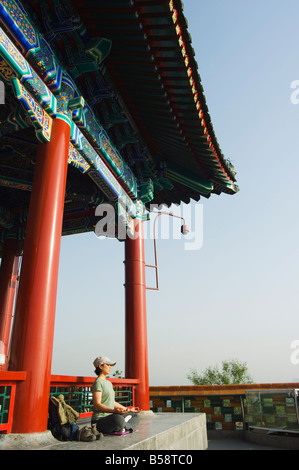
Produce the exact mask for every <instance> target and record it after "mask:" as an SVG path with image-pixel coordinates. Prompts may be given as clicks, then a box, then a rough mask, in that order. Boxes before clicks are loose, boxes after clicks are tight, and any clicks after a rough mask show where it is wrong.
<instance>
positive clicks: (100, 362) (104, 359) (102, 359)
mask: <svg viewBox="0 0 299 470" xmlns="http://www.w3.org/2000/svg"><path fill="white" fill-rule="evenodd" d="M103 364H108V366H115V364H116V362H114V361H111V359H109V357H106V356H99V357H97V358H96V359H95V360H94V361H93V365H94V366H95V367H98V366H101V365H103Z"/></svg>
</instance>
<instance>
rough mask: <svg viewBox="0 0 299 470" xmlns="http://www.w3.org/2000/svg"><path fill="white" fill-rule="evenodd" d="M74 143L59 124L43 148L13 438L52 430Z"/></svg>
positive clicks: (19, 310)
mask: <svg viewBox="0 0 299 470" xmlns="http://www.w3.org/2000/svg"><path fill="white" fill-rule="evenodd" d="M69 139H70V126H69V125H68V124H67V123H66V122H65V121H63V120H60V119H55V120H53V127H52V135H51V141H50V142H48V143H44V144H40V145H39V149H38V155H37V162H36V168H35V175H34V183H33V188H32V194H31V202H30V208H29V215H28V222H27V228H26V238H25V243H24V254H23V262H22V269H21V275H20V284H19V291H18V299H17V304H16V311H15V320H14V326H13V335H12V345H11V356H10V362H9V370H14V371H15V370H19V371H21V370H23V371H27V379H26V381H25V382H24V383H22V384H20V386H19V387H18V389H17V394H16V401H15V408H14V420H13V427H12V432H14V433H34V432H43V431H46V429H47V418H48V406H49V392H50V380H51V363H52V349H53V336H54V323H55V308H56V295H57V278H58V267H59V254H60V242H61V231H62V221H63V208H64V197H65V185H66V176H67V165H68V149H69Z"/></svg>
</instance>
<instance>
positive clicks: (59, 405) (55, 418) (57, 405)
mask: <svg viewBox="0 0 299 470" xmlns="http://www.w3.org/2000/svg"><path fill="white" fill-rule="evenodd" d="M78 418H79V413H77V411H75V410H74V409H73V408H72V407H71V406H69V405H67V404H66V403H65V401H64V396H63V395H59V396H58V398H55V397H50V400H49V416H48V429H49V430H50V431H51V433H52V435H53V436H54V437H55V438H56V439H58V440H59V441H75V440H77V435H78V431H79V427H78V426H77V425H76V422H77V419H78Z"/></svg>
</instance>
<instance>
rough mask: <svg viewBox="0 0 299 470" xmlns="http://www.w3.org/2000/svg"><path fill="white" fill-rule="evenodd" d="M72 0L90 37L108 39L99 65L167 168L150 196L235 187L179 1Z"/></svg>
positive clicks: (165, 199) (184, 197)
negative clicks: (108, 47) (108, 46)
mask: <svg viewBox="0 0 299 470" xmlns="http://www.w3.org/2000/svg"><path fill="white" fill-rule="evenodd" d="M72 4H73V5H74V7H75V9H76V10H77V12H78V14H79V15H80V18H81V20H82V22H83V24H84V25H85V27H86V29H87V32H88V34H89V36H90V37H97V36H100V37H105V38H107V39H109V40H111V41H112V48H111V52H110V55H109V56H108V57H107V59H106V60H105V67H107V70H108V71H109V74H110V76H111V78H112V80H113V82H114V83H115V85H116V87H117V89H118V90H119V93H120V96H121V98H122V100H123V102H124V103H125V105H126V107H127V109H128V111H129V113H130V115H131V116H132V118H133V120H134V123H135V124H136V126H137V128H138V130H139V132H140V133H141V135H142V137H143V139H144V141H145V142H146V145H147V146H148V148H149V150H150V154H151V157H152V160H153V162H154V163H155V164H156V165H158V167H159V166H160V168H161V167H164V168H165V170H164V176H165V178H160V179H159V180H157V181H156V182H155V181H154V183H155V189H156V190H158V191H156V190H155V194H154V200H153V201H152V202H157V203H166V204H170V203H172V202H174V203H179V202H181V201H184V202H189V200H190V198H193V199H195V200H198V199H199V198H200V196H205V197H209V195H210V194H211V193H216V194H220V193H222V192H224V193H228V194H234V193H236V192H237V191H238V187H237V186H236V184H235V183H236V178H235V174H236V172H235V170H234V168H233V166H232V164H231V163H230V162H229V161H228V160H226V159H225V158H224V156H223V154H222V152H221V149H220V147H219V144H218V142H217V138H216V136H215V133H214V130H213V125H212V122H211V117H210V114H209V110H208V106H207V103H206V99H205V95H204V91H203V87H202V84H201V79H200V75H199V73H198V65H197V62H196V59H195V52H194V50H193V47H192V39H191V36H190V34H189V32H188V26H187V20H186V18H185V16H184V13H183V4H182V2H181V1H180V0H171V1H169V0H134V1H130V0H109V2H108V1H107V2H99V1H97V0H84V1H83V0H72ZM169 182H170V184H169ZM164 183H165V184H164ZM172 185H173V186H174V187H173V188H172Z"/></svg>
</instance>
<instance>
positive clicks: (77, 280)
mask: <svg viewBox="0 0 299 470" xmlns="http://www.w3.org/2000/svg"><path fill="white" fill-rule="evenodd" d="M184 5H185V10H184V12H185V15H186V17H187V19H188V23H189V31H190V33H191V36H192V39H193V47H194V49H195V53H196V59H197V62H198V66H199V73H200V75H201V79H202V84H203V87H204V91H205V95H206V99H207V103H208V107H209V111H210V115H211V118H212V123H213V127H214V130H215V133H216V136H217V139H218V142H219V144H220V147H221V149H222V151H223V153H224V155H225V156H226V158H229V159H230V160H231V161H232V162H233V164H234V165H235V168H236V170H237V173H238V174H237V179H238V184H239V186H240V192H239V193H238V194H237V195H235V196H228V195H221V196H216V195H213V196H212V197H211V198H210V199H209V200H205V199H202V200H201V201H200V203H199V205H200V207H198V206H196V207H195V205H194V204H191V206H188V207H186V206H185V207H181V208H177V209H175V213H177V214H179V215H184V216H185V215H186V219H187V223H189V224H190V226H191V234H190V235H189V237H187V239H186V240H185V241H184V240H183V239H180V238H179V239H177V236H176V234H177V231H179V229H180V224H179V221H175V220H174V219H172V221H169V220H168V219H169V218H168V217H166V216H164V220H163V221H162V217H161V220H160V221H159V224H165V225H167V227H166V229H168V224H170V223H171V224H172V223H173V224H174V225H173V231H172V229H171V227H172V225H171V226H170V239H169V240H162V239H159V240H158V243H157V244H158V262H159V282H160V290H159V292H155V291H148V292H147V316H148V350H149V374H150V385H184V384H188V383H189V382H188V380H187V379H186V375H187V374H188V372H189V370H190V369H191V368H196V369H197V370H198V371H202V370H203V369H204V368H206V367H207V366H210V365H215V364H221V361H222V360H226V359H231V358H237V359H239V360H241V361H244V362H247V364H248V368H249V372H250V373H251V375H252V376H253V378H254V380H255V381H256V382H287V381H293V380H295V379H297V380H298V381H299V365H295V364H292V362H291V353H292V352H293V350H292V349H291V343H292V342H293V341H294V340H299V327H298V323H299V319H298V317H299V315H298V314H299V294H298V292H299V291H298V278H299V276H298V271H299V267H298V240H299V223H298V200H299V198H298V196H299V184H298V183H299V181H298V175H299V159H298V147H299V146H298V139H299V132H298V123H299V119H298V116H299V104H298V105H294V104H292V103H291V99H290V97H291V93H292V90H291V82H292V81H294V80H299V68H298V63H299V62H298V54H297V44H298V31H299V28H298V17H299V2H298V0H285V1H282V0H252V1H250V2H246V1H245V0H209V2H204V1H202V0H185V1H184ZM201 211H203V223H202V224H199V220H200V217H199V214H200V213H201ZM195 230H197V232H195ZM198 232H199V233H200V236H201V235H202V236H203V244H202V246H201V248H200V249H197V250H193V249H192V250H191V249H190V247H191V245H192V237H195V236H197V235H196V233H197V234H198ZM163 233H164V232H163ZM160 238H161V237H160ZM199 238H200V237H199ZM145 245H146V262H147V263H149V264H151V263H152V262H153V242H152V240H150V236H148V239H147V240H146V242H145ZM199 245H200V244H199ZM193 246H195V245H193ZM188 248H189V249H188ZM123 260H124V245H123V244H122V243H119V242H117V241H115V240H108V239H105V240H103V239H102V240H99V239H97V238H96V236H95V235H94V234H85V235H80V236H70V237H65V238H63V240H62V249H61V263H60V273H59V286H58V299H57V314H56V325H55V341H54V354H53V367H52V372H53V373H57V374H65V375H88V376H92V375H93V366H92V362H93V359H94V358H95V357H96V356H97V355H99V354H104V355H108V356H109V357H111V358H112V359H114V360H116V361H117V366H116V368H118V369H120V370H124V287H123V284H124V266H123ZM151 282H152V279H151V276H150V275H148V283H149V284H150V283H151Z"/></svg>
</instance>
